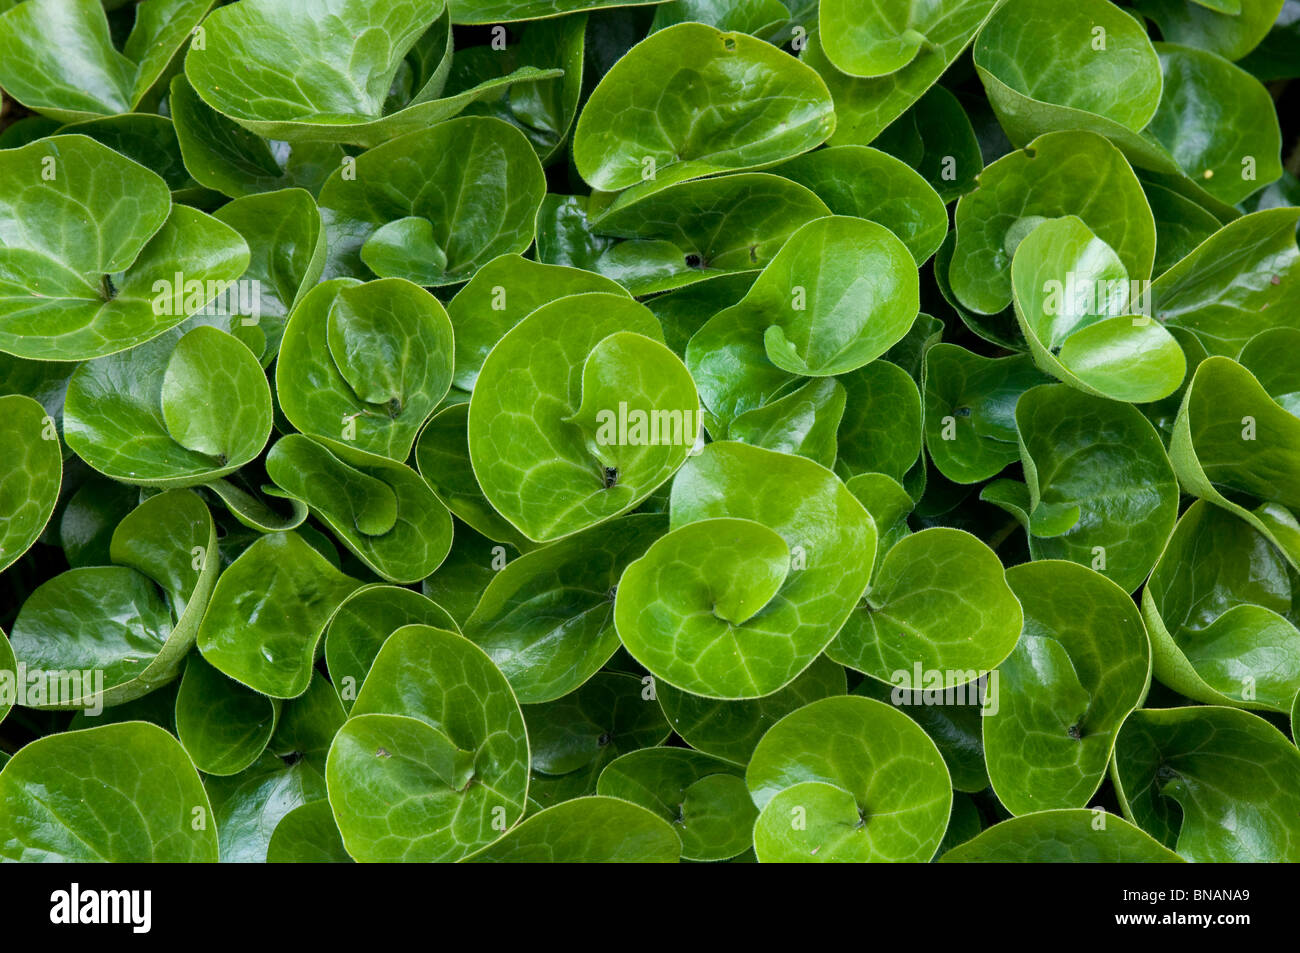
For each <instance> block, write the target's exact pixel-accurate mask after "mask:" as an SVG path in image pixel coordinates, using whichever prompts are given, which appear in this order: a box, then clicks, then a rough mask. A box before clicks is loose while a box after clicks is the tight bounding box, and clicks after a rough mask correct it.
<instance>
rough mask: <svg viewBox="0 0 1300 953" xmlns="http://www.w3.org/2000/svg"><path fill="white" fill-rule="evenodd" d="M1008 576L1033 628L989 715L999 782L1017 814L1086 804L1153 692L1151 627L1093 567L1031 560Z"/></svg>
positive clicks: (988, 747) (988, 736)
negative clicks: (1119, 738) (1125, 729)
mask: <svg viewBox="0 0 1300 953" xmlns="http://www.w3.org/2000/svg"><path fill="white" fill-rule="evenodd" d="M1007 582H1008V584H1009V585H1010V586H1011V589H1012V591H1013V592H1014V593H1015V594H1016V598H1017V599H1018V600H1020V604H1021V605H1022V606H1023V607H1024V610H1025V630H1024V633H1023V634H1022V635H1021V637H1020V641H1019V642H1018V643H1017V644H1016V647H1015V649H1014V650H1013V651H1012V652H1011V655H1009V656H1008V657H1007V659H1006V661H1004V662H1003V663H1002V664H1001V665H999V666H998V681H997V683H996V696H997V697H996V702H997V708H996V710H989V711H986V712H985V714H986V715H987V717H986V718H984V719H983V722H984V752H985V757H986V758H987V760H988V769H989V779H990V780H991V781H992V783H993V790H994V791H995V792H996V793H997V796H998V800H999V801H1001V802H1002V803H1003V804H1004V805H1005V806H1006V807H1007V809H1008V810H1010V811H1011V813H1013V814H1032V813H1033V812H1035V811H1045V810H1054V809H1064V808H1078V807H1084V806H1085V805H1087V803H1088V801H1089V800H1091V798H1092V796H1093V794H1095V793H1096V791H1097V788H1098V786H1100V784H1101V782H1102V779H1103V778H1104V777H1105V774H1106V765H1107V764H1108V763H1109V761H1110V757H1111V750H1112V749H1113V748H1114V745H1115V735H1116V733H1117V732H1118V731H1119V727H1120V725H1121V724H1123V722H1124V719H1125V718H1127V717H1128V714H1129V712H1131V711H1132V710H1133V709H1134V708H1135V707H1137V705H1138V703H1139V702H1140V700H1141V699H1142V696H1143V694H1144V692H1145V690H1146V687H1147V679H1148V678H1149V677H1150V670H1151V648H1150V645H1149V643H1148V641H1147V633H1146V628H1145V627H1144V626H1143V624H1142V617H1141V615H1140V614H1139V613H1138V611H1137V606H1135V605H1134V604H1133V600H1132V598H1130V597H1129V595H1128V593H1126V592H1125V591H1124V590H1123V589H1121V588H1120V587H1119V586H1117V585H1115V583H1113V582H1111V581H1110V580H1109V579H1107V578H1106V577H1105V576H1102V575H1101V574H1100V573H1097V572H1094V571H1093V570H1091V569H1088V568H1087V567H1086V566H1079V565H1077V564H1075V563H1070V562H1063V561H1059V560H1041V561H1037V562H1032V563H1024V564H1022V565H1019V566H1013V567H1012V568H1011V569H1009V570H1007Z"/></svg>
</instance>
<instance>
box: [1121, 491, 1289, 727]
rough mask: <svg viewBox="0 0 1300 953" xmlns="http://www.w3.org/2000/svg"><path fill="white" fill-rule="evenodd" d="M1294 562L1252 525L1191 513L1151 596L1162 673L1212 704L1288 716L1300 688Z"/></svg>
mask: <svg viewBox="0 0 1300 953" xmlns="http://www.w3.org/2000/svg"><path fill="white" fill-rule="evenodd" d="M1294 599H1295V592H1294V583H1293V577H1292V576H1291V574H1290V573H1289V572H1288V568H1287V563H1286V561H1285V559H1284V558H1283V556H1282V554H1281V553H1279V552H1278V550H1277V549H1275V548H1274V547H1273V546H1272V545H1271V544H1270V543H1269V541H1268V539H1267V538H1266V537H1264V536H1263V535H1261V534H1260V533H1259V532H1258V531H1256V530H1255V529H1254V528H1252V527H1251V525H1250V524H1249V523H1247V522H1245V521H1244V520H1241V519H1238V518H1237V517H1236V516H1234V515H1232V513H1230V512H1228V511H1227V510H1225V509H1221V508H1219V507H1217V506H1211V505H1209V504H1208V503H1207V502H1205V501H1204V500H1198V501H1196V502H1195V503H1193V504H1192V505H1191V506H1190V507H1188V509H1187V512H1185V513H1184V514H1183V516H1182V518H1181V519H1180V520H1179V521H1178V526H1177V527H1176V528H1175V529H1174V533H1173V536H1171V537H1170V539H1169V542H1168V544H1167V545H1166V546H1165V551H1164V552H1163V553H1162V554H1161V556H1160V561H1159V562H1158V563H1156V567H1155V569H1154V570H1153V571H1152V573H1151V579H1150V581H1149V582H1148V583H1147V587H1146V589H1144V590H1143V592H1142V614H1143V616H1144V617H1145V618H1146V621H1147V627H1148V629H1149V630H1150V632H1151V642H1152V646H1153V649H1154V653H1155V673H1156V677H1157V678H1159V679H1160V681H1161V682H1162V683H1164V684H1166V685H1168V686H1170V687H1171V688H1173V689H1174V690H1176V691H1178V692H1181V693H1182V694H1184V695H1186V696H1188V697H1189V698H1194V699H1196V700H1197V701H1202V702H1205V703H1207V704H1211V705H1231V706H1234V707H1242V708H1264V709H1270V710H1273V711H1280V712H1289V711H1290V710H1291V704H1292V701H1293V700H1294V699H1295V697H1296V694H1297V692H1300V631H1297V629H1296V625H1295V622H1294V620H1293V619H1288V618H1287V617H1288V616H1289V615H1291V611H1292V607H1293V605H1294Z"/></svg>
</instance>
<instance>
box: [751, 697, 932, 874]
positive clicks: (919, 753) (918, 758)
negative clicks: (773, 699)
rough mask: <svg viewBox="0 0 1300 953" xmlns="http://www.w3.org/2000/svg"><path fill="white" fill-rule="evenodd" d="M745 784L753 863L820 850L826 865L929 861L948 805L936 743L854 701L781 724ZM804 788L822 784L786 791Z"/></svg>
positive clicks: (811, 708) (816, 705)
mask: <svg viewBox="0 0 1300 953" xmlns="http://www.w3.org/2000/svg"><path fill="white" fill-rule="evenodd" d="M745 779H746V782H747V783H748V785H749V791H750V794H751V795H753V798H754V803H755V804H756V805H758V807H759V810H760V811H761V812H762V813H761V814H760V816H759V819H758V823H757V825H756V828H755V847H756V850H757V852H758V855H759V860H760V861H790V860H794V859H796V857H798V858H799V859H808V858H815V857H816V856H817V854H819V853H820V849H823V848H824V849H826V850H827V855H826V859H837V860H838V859H841V858H844V859H853V860H860V861H893V862H899V861H926V860H929V859H930V858H931V857H932V856H933V855H934V850H935V848H936V847H938V846H939V841H940V840H942V839H943V832H944V830H945V829H946V828H947V826H948V813H949V810H950V808H951V806H952V786H951V784H950V781H949V778H948V769H947V768H946V767H945V766H944V763H943V758H942V757H941V756H940V754H939V749H938V748H936V747H935V745H934V742H933V741H931V740H930V738H929V737H928V736H927V735H926V734H925V732H924V731H922V730H921V728H920V727H919V726H918V725H917V724H916V723H915V722H913V721H912V720H911V719H910V718H908V717H907V716H906V715H903V714H900V713H899V712H897V711H894V710H893V709H892V708H891V707H890V706H889V705H885V704H883V703H881V702H877V701H873V700H872V699H869V698H859V697H856V696H844V697H838V698H826V699H822V700H821V701H815V702H812V703H811V704H809V705H805V706H804V707H803V708H800V709H798V710H797V711H795V712H792V713H791V714H789V715H787V716H786V717H785V718H782V719H781V720H780V721H779V722H777V723H776V724H775V725H773V726H772V728H771V729H770V730H769V731H768V732H767V734H765V735H764V736H763V739H762V740H761V741H760V742H759V743H758V747H757V748H755V749H754V755H753V758H752V759H751V760H750V762H749V767H748V769H747V770H746V772H745ZM806 782H821V784H822V785H823V786H821V787H818V788H815V789H811V788H805V787H799V788H798V790H797V791H795V790H792V789H794V788H795V787H796V786H797V785H803V784H805V783H806ZM825 787H833V788H836V789H839V790H840V791H842V792H844V793H845V794H847V795H848V799H845V798H844V797H842V796H840V795H836V794H834V793H833V792H832V791H827V790H825ZM810 815H811V816H810ZM800 822H801V823H800ZM801 828H802V829H801Z"/></svg>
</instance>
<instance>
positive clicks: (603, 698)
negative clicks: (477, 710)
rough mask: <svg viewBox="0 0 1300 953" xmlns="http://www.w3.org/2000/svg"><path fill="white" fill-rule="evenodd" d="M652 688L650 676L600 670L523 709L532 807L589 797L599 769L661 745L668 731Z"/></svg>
mask: <svg viewBox="0 0 1300 953" xmlns="http://www.w3.org/2000/svg"><path fill="white" fill-rule="evenodd" d="M656 689H657V683H656V682H655V680H654V679H653V677H651V676H646V677H644V678H638V677H637V676H635V675H628V674H624V673H622V672H613V671H602V672H597V673H596V674H595V675H594V676H592V677H591V678H590V679H588V680H587V681H586V682H583V684H582V685H580V686H579V687H578V688H577V689H576V690H574V691H572V692H570V693H569V694H567V695H565V696H564V697H563V698H557V699H555V700H554V701H549V702H545V703H543V704H540V705H525V706H524V707H523V711H524V719H525V721H526V722H527V723H528V739H529V743H530V744H531V746H532V762H531V765H532V781H531V783H530V785H529V788H528V797H529V800H530V801H531V802H532V803H533V805H534V807H550V806H551V805H553V804H557V803H559V802H561V801H567V800H570V799H572V798H577V797H583V796H586V795H588V794H594V793H595V791H596V783H597V780H598V779H599V777H600V773H601V771H602V770H604V768H605V766H606V765H607V764H609V763H610V762H611V761H613V760H614V759H615V758H617V757H619V755H622V754H625V753H627V752H629V751H636V750H639V749H641V748H653V747H655V746H656V745H660V744H663V742H664V741H666V740H667V739H668V736H669V734H671V729H670V728H669V727H668V722H667V721H665V720H664V714H663V712H662V711H661V710H660V707H659V706H658V705H657V704H655V696H656ZM530 809H531V808H530Z"/></svg>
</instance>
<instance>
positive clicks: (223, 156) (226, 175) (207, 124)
mask: <svg viewBox="0 0 1300 953" xmlns="http://www.w3.org/2000/svg"><path fill="white" fill-rule="evenodd" d="M167 103H168V107H169V109H170V111H171V117H172V122H173V123H175V126H176V139H177V141H178V142H179V144H180V150H181V155H182V157H183V158H184V160H185V168H186V169H187V170H188V171H189V173H190V174H191V175H192V176H194V178H195V180H196V181H197V182H199V183H200V184H201V185H204V186H206V187H207V188H209V189H215V190H216V191H218V192H220V193H222V194H223V195H228V196H230V197H231V198H240V197H241V196H245V195H256V194H258V193H260V192H270V191H274V190H276V189H286V188H295V187H296V188H302V189H306V190H307V191H308V192H310V193H312V194H313V195H314V194H316V193H317V192H319V191H320V187H321V186H322V185H323V184H324V183H325V180H326V179H327V178H329V175H330V173H331V172H333V171H334V170H335V169H337V168H338V167H339V165H340V164H341V163H342V161H343V149H342V148H341V147H340V146H339V145H338V144H336V143H333V142H299V143H294V144H290V143H287V142H274V143H272V142H267V141H266V140H265V139H263V138H262V137H261V136H259V135H257V134H256V133H253V132H249V131H248V130H247V129H245V128H244V127H243V126H241V125H239V124H238V123H236V122H234V121H233V120H230V119H227V118H226V117H225V116H223V115H221V113H219V112H217V111H216V110H215V109H213V108H212V107H211V106H209V105H208V104H207V103H205V102H204V101H203V100H202V99H200V98H199V94H198V93H196V92H195V91H194V87H193V86H191V85H190V81H189V80H188V79H186V77H185V74H184V73H181V74H179V75H177V76H174V77H172V81H171V90H170V95H169V96H168V98H167Z"/></svg>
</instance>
